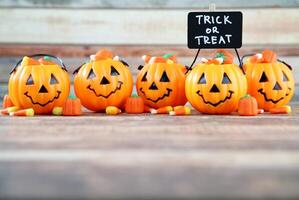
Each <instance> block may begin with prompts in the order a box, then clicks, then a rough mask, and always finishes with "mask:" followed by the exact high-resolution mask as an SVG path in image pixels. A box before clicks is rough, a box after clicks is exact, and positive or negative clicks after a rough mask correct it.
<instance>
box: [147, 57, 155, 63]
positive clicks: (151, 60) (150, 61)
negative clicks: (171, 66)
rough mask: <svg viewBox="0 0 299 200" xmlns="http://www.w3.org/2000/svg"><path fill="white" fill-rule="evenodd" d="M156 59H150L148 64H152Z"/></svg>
mask: <svg viewBox="0 0 299 200" xmlns="http://www.w3.org/2000/svg"><path fill="white" fill-rule="evenodd" d="M155 59H156V57H151V59H150V60H149V62H148V63H149V64H154V62H155Z"/></svg>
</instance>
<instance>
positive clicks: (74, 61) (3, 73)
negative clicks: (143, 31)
mask: <svg viewBox="0 0 299 200" xmlns="http://www.w3.org/2000/svg"><path fill="white" fill-rule="evenodd" d="M95 51H96V50H95ZM95 51H93V52H92V53H94V52H95ZM114 52H115V54H117V55H119V56H120V57H121V58H123V59H124V60H125V61H126V62H127V63H128V64H129V66H130V70H131V72H132V75H133V78H134V80H136V76H137V73H138V70H137V67H138V66H139V65H143V64H144V62H143V60H142V59H141V56H142V55H143V53H144V54H146V52H139V56H138V57H131V56H128V57H127V56H123V55H122V53H123V52H125V49H116V51H114ZM169 52H172V53H174V54H176V52H175V51H172V50H168V51H167V50H165V51H162V50H161V51H158V50H157V51H155V50H153V51H150V52H149V53H150V55H164V54H165V53H169ZM190 52H191V51H190ZM192 52H193V53H194V55H193V56H195V53H196V52H195V51H192ZM255 52H257V51H255ZM44 53H50V54H51V53H52V52H50V51H44ZM53 53H55V52H53ZM92 53H91V54H92ZM29 54H30V52H28V54H25V55H29ZM136 54H137V53H136ZM207 54H209V55H207ZM241 55H242V54H241ZM210 56H211V51H207V52H205V51H203V53H202V54H200V55H199V58H198V60H197V62H200V58H201V57H210ZM21 58H22V57H0V83H4V84H7V82H8V78H9V72H10V71H11V69H12V68H13V66H14V65H15V64H16V63H17V62H18V61H19V60H20V59H21ZM279 58H280V59H282V60H284V61H285V62H287V63H289V64H290V65H291V66H292V67H293V73H294V77H295V82H296V83H297V84H299V70H298V67H297V66H299V57H297V56H280V57H279ZM88 59H89V58H88V57H76V58H75V57H62V60H63V61H64V63H65V65H66V66H67V69H68V72H69V74H70V77H71V80H73V74H72V73H73V71H74V70H75V69H76V68H77V67H78V66H80V65H81V64H82V63H84V62H86V61H88ZM193 59H194V57H183V56H178V60H179V62H180V63H182V64H183V65H187V66H190V65H191V63H192V61H193ZM234 62H235V63H238V60H237V59H235V61H234Z"/></svg>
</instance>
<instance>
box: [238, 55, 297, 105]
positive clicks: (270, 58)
mask: <svg viewBox="0 0 299 200" xmlns="http://www.w3.org/2000/svg"><path fill="white" fill-rule="evenodd" d="M248 56H249V58H248V59H247V60H246V61H245V63H244V65H243V66H244V69H245V73H246V78H247V84H248V94H250V95H251V96H253V97H255V98H256V100H257V103H258V107H259V108H262V109H264V110H265V111H269V110H270V109H271V108H277V107H281V106H284V105H286V104H288V103H289V102H290V100H291V99H292V97H293V95H294V91H295V82H294V76H293V73H292V68H291V66H290V65H288V64H287V63H285V62H283V61H281V60H279V59H277V56H276V53H275V52H273V51H270V50H265V51H263V52H262V53H260V54H253V55H247V56H243V58H242V60H243V59H244V58H245V57H248Z"/></svg>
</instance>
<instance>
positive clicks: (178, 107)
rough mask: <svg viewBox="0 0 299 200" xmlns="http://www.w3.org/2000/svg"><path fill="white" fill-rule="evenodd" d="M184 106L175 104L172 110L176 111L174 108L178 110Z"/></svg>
mask: <svg viewBox="0 0 299 200" xmlns="http://www.w3.org/2000/svg"><path fill="white" fill-rule="evenodd" d="M184 107H185V106H175V107H173V110H174V111H176V110H179V109H181V108H184Z"/></svg>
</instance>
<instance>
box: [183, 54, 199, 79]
mask: <svg viewBox="0 0 299 200" xmlns="http://www.w3.org/2000/svg"><path fill="white" fill-rule="evenodd" d="M199 52H200V49H198V50H197V53H196V55H195V58H194V60H193V62H192V64H191V65H190V67H188V68H187V71H186V73H185V74H187V73H188V72H189V71H190V70H192V67H193V65H194V63H195V62H196V60H197V57H198V54H199Z"/></svg>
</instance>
